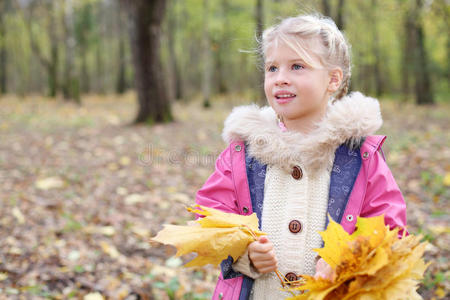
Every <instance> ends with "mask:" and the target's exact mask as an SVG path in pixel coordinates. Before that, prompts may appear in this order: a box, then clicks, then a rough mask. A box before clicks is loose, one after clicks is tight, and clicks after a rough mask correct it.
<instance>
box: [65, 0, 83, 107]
mask: <svg viewBox="0 0 450 300" xmlns="http://www.w3.org/2000/svg"><path fill="white" fill-rule="evenodd" d="M64 4H65V7H64V8H65V10H64V29H65V48H66V55H65V62H64V85H63V94H64V99H65V100H67V101H75V102H77V103H80V101H81V99H80V87H79V81H78V77H77V76H76V74H75V61H74V59H75V46H76V40H75V37H74V22H73V14H74V12H73V3H72V0H65V2H64Z"/></svg>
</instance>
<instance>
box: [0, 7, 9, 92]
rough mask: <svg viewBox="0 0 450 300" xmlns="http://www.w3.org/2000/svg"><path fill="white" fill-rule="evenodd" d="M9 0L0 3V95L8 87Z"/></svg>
mask: <svg viewBox="0 0 450 300" xmlns="http://www.w3.org/2000/svg"><path fill="white" fill-rule="evenodd" d="M8 2H9V1H8V0H7V1H2V3H0V95H1V94H6V92H7V88H6V83H7V73H6V63H7V61H8V59H7V54H6V42H5V40H6V39H5V37H6V29H5V16H6V12H7V8H8V5H9V3H8Z"/></svg>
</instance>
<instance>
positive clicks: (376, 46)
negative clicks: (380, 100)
mask: <svg viewBox="0 0 450 300" xmlns="http://www.w3.org/2000/svg"><path fill="white" fill-rule="evenodd" d="M377 6H378V3H377V0H372V3H371V8H370V10H369V15H370V21H371V24H372V26H371V28H372V40H373V41H372V52H373V55H374V57H375V61H374V63H373V75H374V78H375V93H376V95H377V97H380V96H381V95H382V94H383V92H384V82H383V78H382V76H381V71H380V68H381V67H380V65H381V53H380V39H379V36H378V26H377V25H378V24H377V22H378V20H377V16H376V12H377V11H378V10H377ZM383 74H385V76H386V74H387V72H383Z"/></svg>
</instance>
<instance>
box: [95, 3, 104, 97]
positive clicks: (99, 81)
mask: <svg viewBox="0 0 450 300" xmlns="http://www.w3.org/2000/svg"><path fill="white" fill-rule="evenodd" d="M103 10H104V8H103V1H100V2H98V4H97V16H96V17H97V18H96V19H97V45H96V46H97V47H96V49H95V69H96V72H95V73H96V76H95V77H96V78H95V80H96V91H97V93H99V94H104V93H105V78H104V76H105V66H104V63H103V55H102V54H103V53H104V49H103V41H104V35H105V30H104V26H105V24H104V22H105V20H104V19H105V18H104V11H103Z"/></svg>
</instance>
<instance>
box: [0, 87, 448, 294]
mask: <svg viewBox="0 0 450 300" xmlns="http://www.w3.org/2000/svg"><path fill="white" fill-rule="evenodd" d="M241 96H242V95H233V96H221V97H215V98H214V99H212V101H211V103H212V107H211V108H209V109H208V110H203V109H201V100H199V101H196V100H195V99H194V100H193V101H191V102H175V103H173V112H174V116H175V119H176V122H174V123H168V124H163V125H161V124H157V125H154V126H142V125H137V126H130V125H129V124H131V122H132V120H133V118H134V117H135V113H136V108H137V106H136V100H135V99H136V98H135V95H134V94H132V93H128V94H125V95H122V96H116V95H103V96H99V95H90V96H83V99H82V100H83V104H82V105H81V106H79V105H75V104H72V103H67V102H63V101H61V99H49V98H44V97H39V96H29V97H17V96H14V95H6V96H4V95H3V96H2V97H1V98H0V102H1V109H0V136H1V138H0V198H1V209H0V228H1V229H0V240H1V241H2V243H0V253H1V256H0V295H1V296H0V298H1V297H2V296H4V297H6V298H8V299H9V298H11V299H15V298H25V299H35V298H36V299H40V298H52V299H53V298H54V299H70V298H74V299H83V296H84V295H87V294H88V293H95V292H98V293H100V294H101V295H102V296H103V297H104V298H105V299H123V298H126V296H127V294H125V292H126V291H128V294H129V295H130V298H133V297H137V296H133V295H139V297H141V298H142V299H145V297H150V298H152V297H154V298H155V299H161V300H167V299H169V296H168V293H169V292H172V291H175V292H174V294H175V295H176V297H177V298H176V299H183V298H185V299H211V295H212V292H213V291H214V286H215V282H216V280H217V276H218V273H219V269H218V268H217V267H212V266H211V265H209V266H205V267H202V268H200V269H195V268H189V269H188V268H175V267H173V263H172V262H171V261H169V260H170V257H172V256H173V255H174V251H171V250H173V249H170V248H169V247H166V246H163V245H161V246H160V247H150V245H149V244H148V239H149V237H151V236H154V235H155V234H156V232H157V231H158V230H159V228H161V225H162V224H185V222H186V221H188V220H191V219H192V215H191V214H190V213H188V212H187V211H186V210H185V209H184V207H185V206H186V205H192V204H193V203H192V199H194V197H195V193H196V191H197V190H198V189H199V188H200V187H201V185H202V184H203V183H204V182H205V180H206V179H207V178H208V176H209V175H210V174H211V172H212V171H213V169H214V162H215V159H216V158H217V156H218V154H219V153H220V152H221V151H222V150H223V149H224V147H225V146H226V145H225V143H224V142H223V141H222V138H221V136H220V133H221V130H222V128H223V121H224V119H225V117H226V116H227V115H228V114H229V112H230V111H231V109H232V107H233V106H235V105H241V104H243V101H245V99H243V97H241ZM244 98H245V97H244ZM385 100H387V99H383V100H382V101H381V109H382V110H383V120H384V125H383V128H382V130H381V131H380V132H379V134H385V135H387V136H388V138H387V140H386V142H385V144H384V145H383V149H384V153H385V154H386V159H387V163H388V164H389V166H390V167H391V169H392V171H393V173H394V176H395V179H396V181H397V183H398V185H399V186H400V188H401V190H402V192H403V194H404V195H405V199H406V201H407V210H408V213H407V215H408V229H409V232H412V233H422V234H423V235H424V237H425V239H426V240H427V241H429V242H430V248H431V249H432V251H428V252H427V253H426V257H427V260H434V261H436V263H434V264H432V265H431V266H430V267H429V268H428V269H427V271H426V275H425V279H424V280H423V284H422V285H421V287H420V289H419V293H420V294H421V295H422V296H423V297H424V299H432V298H436V299H445V297H446V296H447V297H448V294H449V291H450V281H449V280H448V276H449V275H448V274H449V273H448V270H449V269H450V262H449V257H450V250H449V247H448V245H449V244H450V234H449V233H448V228H449V225H450V224H449V223H450V221H449V218H448V214H447V212H448V211H449V210H450V206H449V205H450V201H449V200H450V189H448V186H449V182H450V179H449V178H450V175H449V174H450V149H449V148H448V145H449V144H450V122H448V115H449V112H450V104H448V103H437V104H436V105H435V106H431V107H428V106H420V107H418V106H415V105H412V104H411V103H405V102H400V101H397V102H394V101H385ZM396 100H397V99H396ZM246 102H247V103H250V101H249V100H248V101H246ZM205 137H206V138H205ZM128 158H129V159H128ZM48 178H53V179H51V180H50V181H48V182H47V183H46V184H44V185H43V186H42V185H41V184H37V182H39V181H41V180H45V179H48ZM44 182H45V181H44ZM40 187H44V189H41V188H40ZM47 187H48V189H46V188H47ZM128 196H131V197H130V198H128ZM85 228H87V229H85ZM111 228H114V232H113V230H111ZM101 242H105V243H107V244H103V245H111V246H114V247H115V249H116V250H117V251H118V252H119V253H120V254H121V255H122V257H124V259H123V260H122V259H115V258H112V257H111V256H110V255H109V254H108V253H107V252H109V253H115V252H114V251H113V250H111V251H107V252H105V251H103V248H102V246H101ZM431 245H432V246H431ZM104 248H105V249H108V246H106V247H104ZM74 251H76V252H78V254H76V255H75V254H74V253H75V252H74ZM119 253H116V254H119ZM112 255H113V256H114V254H112ZM76 257H78V259H76V260H75V258H76ZM119 257H121V256H120V255H119ZM166 263H167V265H166ZM169 271H170V272H169ZM124 294H125V296H124Z"/></svg>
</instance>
